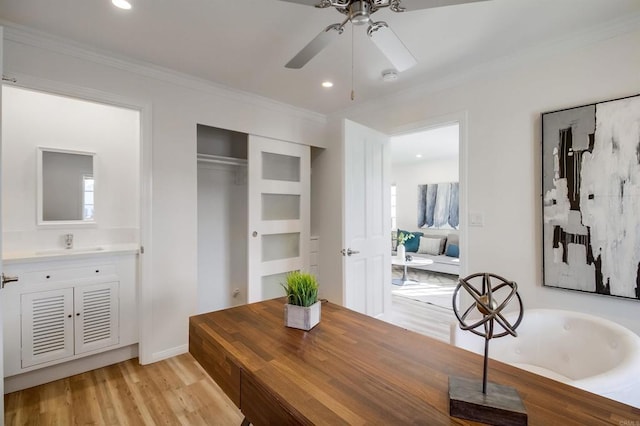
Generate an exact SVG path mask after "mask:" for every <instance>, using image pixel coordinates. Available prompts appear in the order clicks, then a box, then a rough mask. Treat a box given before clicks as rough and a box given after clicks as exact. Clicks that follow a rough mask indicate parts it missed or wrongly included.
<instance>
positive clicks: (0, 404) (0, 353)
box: [0, 27, 4, 426]
mask: <svg viewBox="0 0 640 426" xmlns="http://www.w3.org/2000/svg"><path fill="white" fill-rule="evenodd" d="M3 40H4V29H3V28H2V27H0V76H2V75H3V74H2V72H3V68H2V58H3V53H2V46H3ZM1 89H2V87H1V86H0V135H2V90H1ZM1 147H2V137H1V136H0V163H1V162H2V161H1V160H2V154H1V152H2V149H1ZM1 188H2V178H1V177H0V190H1ZM1 211H2V194H1V193H0V212H1ZM0 225H2V215H1V214H0ZM1 229H2V226H0V253H2V232H1ZM0 274H2V256H0ZM2 293H3V291H2V289H0V307H2V306H3V305H2V303H3V301H2V298H3V296H4V295H3V294H2ZM3 328H4V324H3V321H2V312H0V395H2V396H4V332H3ZM3 425H4V397H3V398H0V426H3Z"/></svg>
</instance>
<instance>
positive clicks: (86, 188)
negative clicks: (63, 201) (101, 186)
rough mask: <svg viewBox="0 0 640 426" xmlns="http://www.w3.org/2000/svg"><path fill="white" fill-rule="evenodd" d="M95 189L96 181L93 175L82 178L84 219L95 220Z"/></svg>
mask: <svg viewBox="0 0 640 426" xmlns="http://www.w3.org/2000/svg"><path fill="white" fill-rule="evenodd" d="M93 187H94V179H93V176H92V175H84V176H82V219H83V220H92V219H93Z"/></svg>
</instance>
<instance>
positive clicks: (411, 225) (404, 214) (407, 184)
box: [391, 140, 459, 234]
mask: <svg viewBox="0 0 640 426" xmlns="http://www.w3.org/2000/svg"><path fill="white" fill-rule="evenodd" d="M391 143H393V140H392V141H391ZM458 163H459V161H458V157H455V158H446V159H438V160H427V161H421V162H420V163H412V164H393V165H392V166H391V183H392V184H395V185H396V197H397V198H396V217H397V223H398V228H399V229H406V230H407V231H419V229H418V185H424V184H426V183H443V182H458V176H459V175H458ZM449 231H450V230H443V231H442V232H440V231H437V230H427V233H432V234H447V233H449ZM422 232H425V231H422Z"/></svg>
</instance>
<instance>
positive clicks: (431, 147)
mask: <svg viewBox="0 0 640 426" xmlns="http://www.w3.org/2000/svg"><path fill="white" fill-rule="evenodd" d="M458 135H459V128H458V125H457V124H452V125H447V126H443V127H436V128H433V129H427V130H424V131H421V132H418V133H410V134H406V135H400V136H393V137H392V138H391V145H390V147H391V164H392V165H401V164H402V165H407V164H418V163H424V162H427V161H433V160H448V159H453V158H457V157H458V152H459V143H458ZM417 155H420V157H417Z"/></svg>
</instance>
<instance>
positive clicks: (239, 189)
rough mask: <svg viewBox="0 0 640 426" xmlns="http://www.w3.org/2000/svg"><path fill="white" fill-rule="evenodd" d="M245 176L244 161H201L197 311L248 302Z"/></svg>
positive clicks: (213, 309) (214, 309)
mask: <svg viewBox="0 0 640 426" xmlns="http://www.w3.org/2000/svg"><path fill="white" fill-rule="evenodd" d="M245 145H246V138H245ZM238 174H240V176H238ZM246 176H247V168H246V167H243V166H225V165H216V164H209V163H198V313H204V312H211V311H217V310H219V309H225V308H229V307H231V306H236V305H241V304H244V303H247V240H246V238H244V237H245V235H247V232H248V231H247V220H248V214H247V210H248V207H247V179H246ZM236 289H237V290H238V291H239V293H238V294H236V295H234V291H235V290H236Z"/></svg>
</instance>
